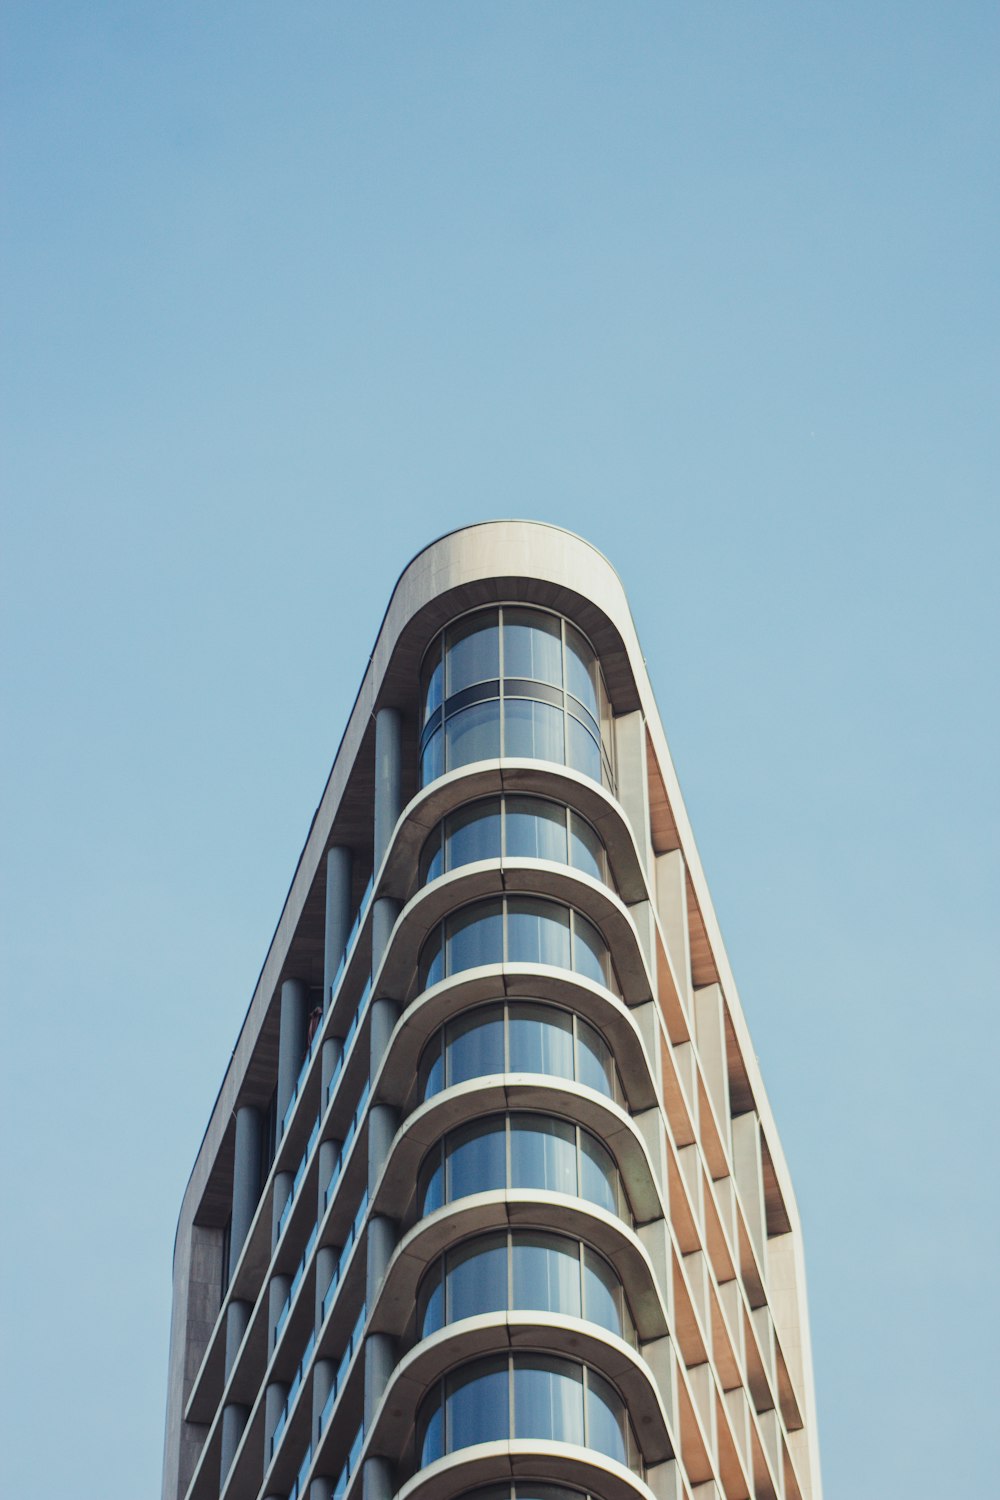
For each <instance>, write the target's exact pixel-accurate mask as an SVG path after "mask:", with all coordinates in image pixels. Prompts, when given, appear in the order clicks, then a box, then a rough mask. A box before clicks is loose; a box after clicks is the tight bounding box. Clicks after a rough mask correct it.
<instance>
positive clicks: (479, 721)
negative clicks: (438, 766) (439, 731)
mask: <svg viewBox="0 0 1000 1500" xmlns="http://www.w3.org/2000/svg"><path fill="white" fill-rule="evenodd" d="M445 734H446V735H447V737H448V770H449V771H454V770H455V769H456V768H457V767H458V766H468V765H471V764H472V762H473V761H475V760H494V759H495V758H496V757H497V756H498V755H499V754H500V703H499V700H498V699H496V698H493V699H491V700H490V701H489V702H488V703H474V704H473V706H472V707H471V708H463V709H462V711H461V713H457V714H452V716H451V718H450V719H449V720H448V722H447V723H446V724H445ZM429 748H430V746H428V749H429ZM425 753H426V752H425ZM438 774H439V775H440V772H439V773H438ZM424 780H425V782H426V781H427V780H428V778H427V777H425V778H424Z"/></svg>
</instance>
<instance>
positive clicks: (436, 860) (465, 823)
mask: <svg viewBox="0 0 1000 1500" xmlns="http://www.w3.org/2000/svg"><path fill="white" fill-rule="evenodd" d="M504 858H507V859H548V860H551V861H552V862H553V863H554V864H560V865H570V866H572V868H573V869H574V870H580V871H582V872H583V874H585V875H592V876H593V878H594V879H595V880H600V881H603V882H604V883H605V884H606V885H610V884H612V882H611V881H610V879H609V876H608V861H607V855H606V854H605V852H604V845H603V843H602V842H601V838H600V835H599V834H598V833H597V831H596V830H595V829H594V828H592V827H591V825H590V824H589V823H588V822H587V820H586V818H583V817H581V816H580V814H579V813H578V812H574V811H573V809H572V808H569V807H564V806H563V805H562V804H561V803H559V802H552V801H550V800H549V799H548V798H547V797H486V798H484V799H483V800H482V801H480V802H470V803H468V804H467V805H466V806H465V807H460V808H458V809H457V810H456V811H455V812H453V813H449V815H448V816H447V817H446V818H443V819H442V820H441V822H440V823H439V824H438V825H437V827H436V828H435V829H434V832H433V833H432V834H431V835H430V837H429V838H428V839H427V841H426V843H425V844H424V847H423V850H422V852H421V855H420V884H421V885H422V886H423V885H427V883H428V882H429V881H431V880H436V879H437V877H438V876H439V875H443V874H445V873H446V871H448V870H457V869H460V868H461V866H462V865H469V864H473V863H474V862H475V861H476V860H480V859H504Z"/></svg>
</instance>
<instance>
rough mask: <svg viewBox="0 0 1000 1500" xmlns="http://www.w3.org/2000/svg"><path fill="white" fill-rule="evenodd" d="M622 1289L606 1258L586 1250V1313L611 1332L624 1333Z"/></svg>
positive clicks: (584, 1304)
mask: <svg viewBox="0 0 1000 1500" xmlns="http://www.w3.org/2000/svg"><path fill="white" fill-rule="evenodd" d="M621 1307H622V1289H621V1284H620V1282H619V1280H618V1277H617V1276H616V1275H615V1273H614V1271H613V1270H612V1269H611V1267H610V1266H609V1265H608V1263H607V1261H606V1260H602V1259H601V1257H600V1256H599V1255H597V1254H595V1252H594V1251H593V1250H588V1249H585V1250H584V1252H583V1316H584V1317H585V1318H587V1319H588V1320H589V1321H590V1322H591V1323H598V1324H599V1325H600V1326H601V1328H607V1329H608V1331H609V1332H610V1333H617V1334H622V1333H624V1329H623V1327H622V1316H621Z"/></svg>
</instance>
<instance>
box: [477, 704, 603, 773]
mask: <svg viewBox="0 0 1000 1500" xmlns="http://www.w3.org/2000/svg"><path fill="white" fill-rule="evenodd" d="M566 728H567V732H568V734H569V744H568V746H567V751H566V764H567V765H568V766H572V768H573V770H574V771H579V772H580V773H581V775H583V776H589V777H590V779H591V780H592V781H600V779H601V747H600V746H599V745H598V743H597V741H596V740H595V739H594V736H593V735H592V734H591V733H590V731H589V730H588V729H585V728H584V726H583V725H582V724H581V723H580V720H579V719H574V717H573V715H572V714H569V715H567V718H566ZM510 753H512V752H510V751H508V754H510ZM562 758H563V757H562V755H559V756H558V757H553V756H549V757H548V759H550V760H551V759H559V760H562ZM449 764H450V761H449Z"/></svg>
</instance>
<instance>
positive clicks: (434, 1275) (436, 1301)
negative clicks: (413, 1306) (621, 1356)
mask: <svg viewBox="0 0 1000 1500" xmlns="http://www.w3.org/2000/svg"><path fill="white" fill-rule="evenodd" d="M417 1326H418V1327H419V1329H420V1337H421V1338H422V1339H425V1338H427V1337H428V1335H429V1334H432V1333H436V1332H437V1330H438V1329H439V1328H443V1327H444V1282H443V1280H442V1263H441V1261H438V1262H437V1264H436V1265H435V1267H434V1269H433V1271H432V1272H431V1273H430V1275H429V1276H425V1277H424V1280H423V1282H422V1284H421V1287H420V1295H419V1296H418V1298H417Z"/></svg>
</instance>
